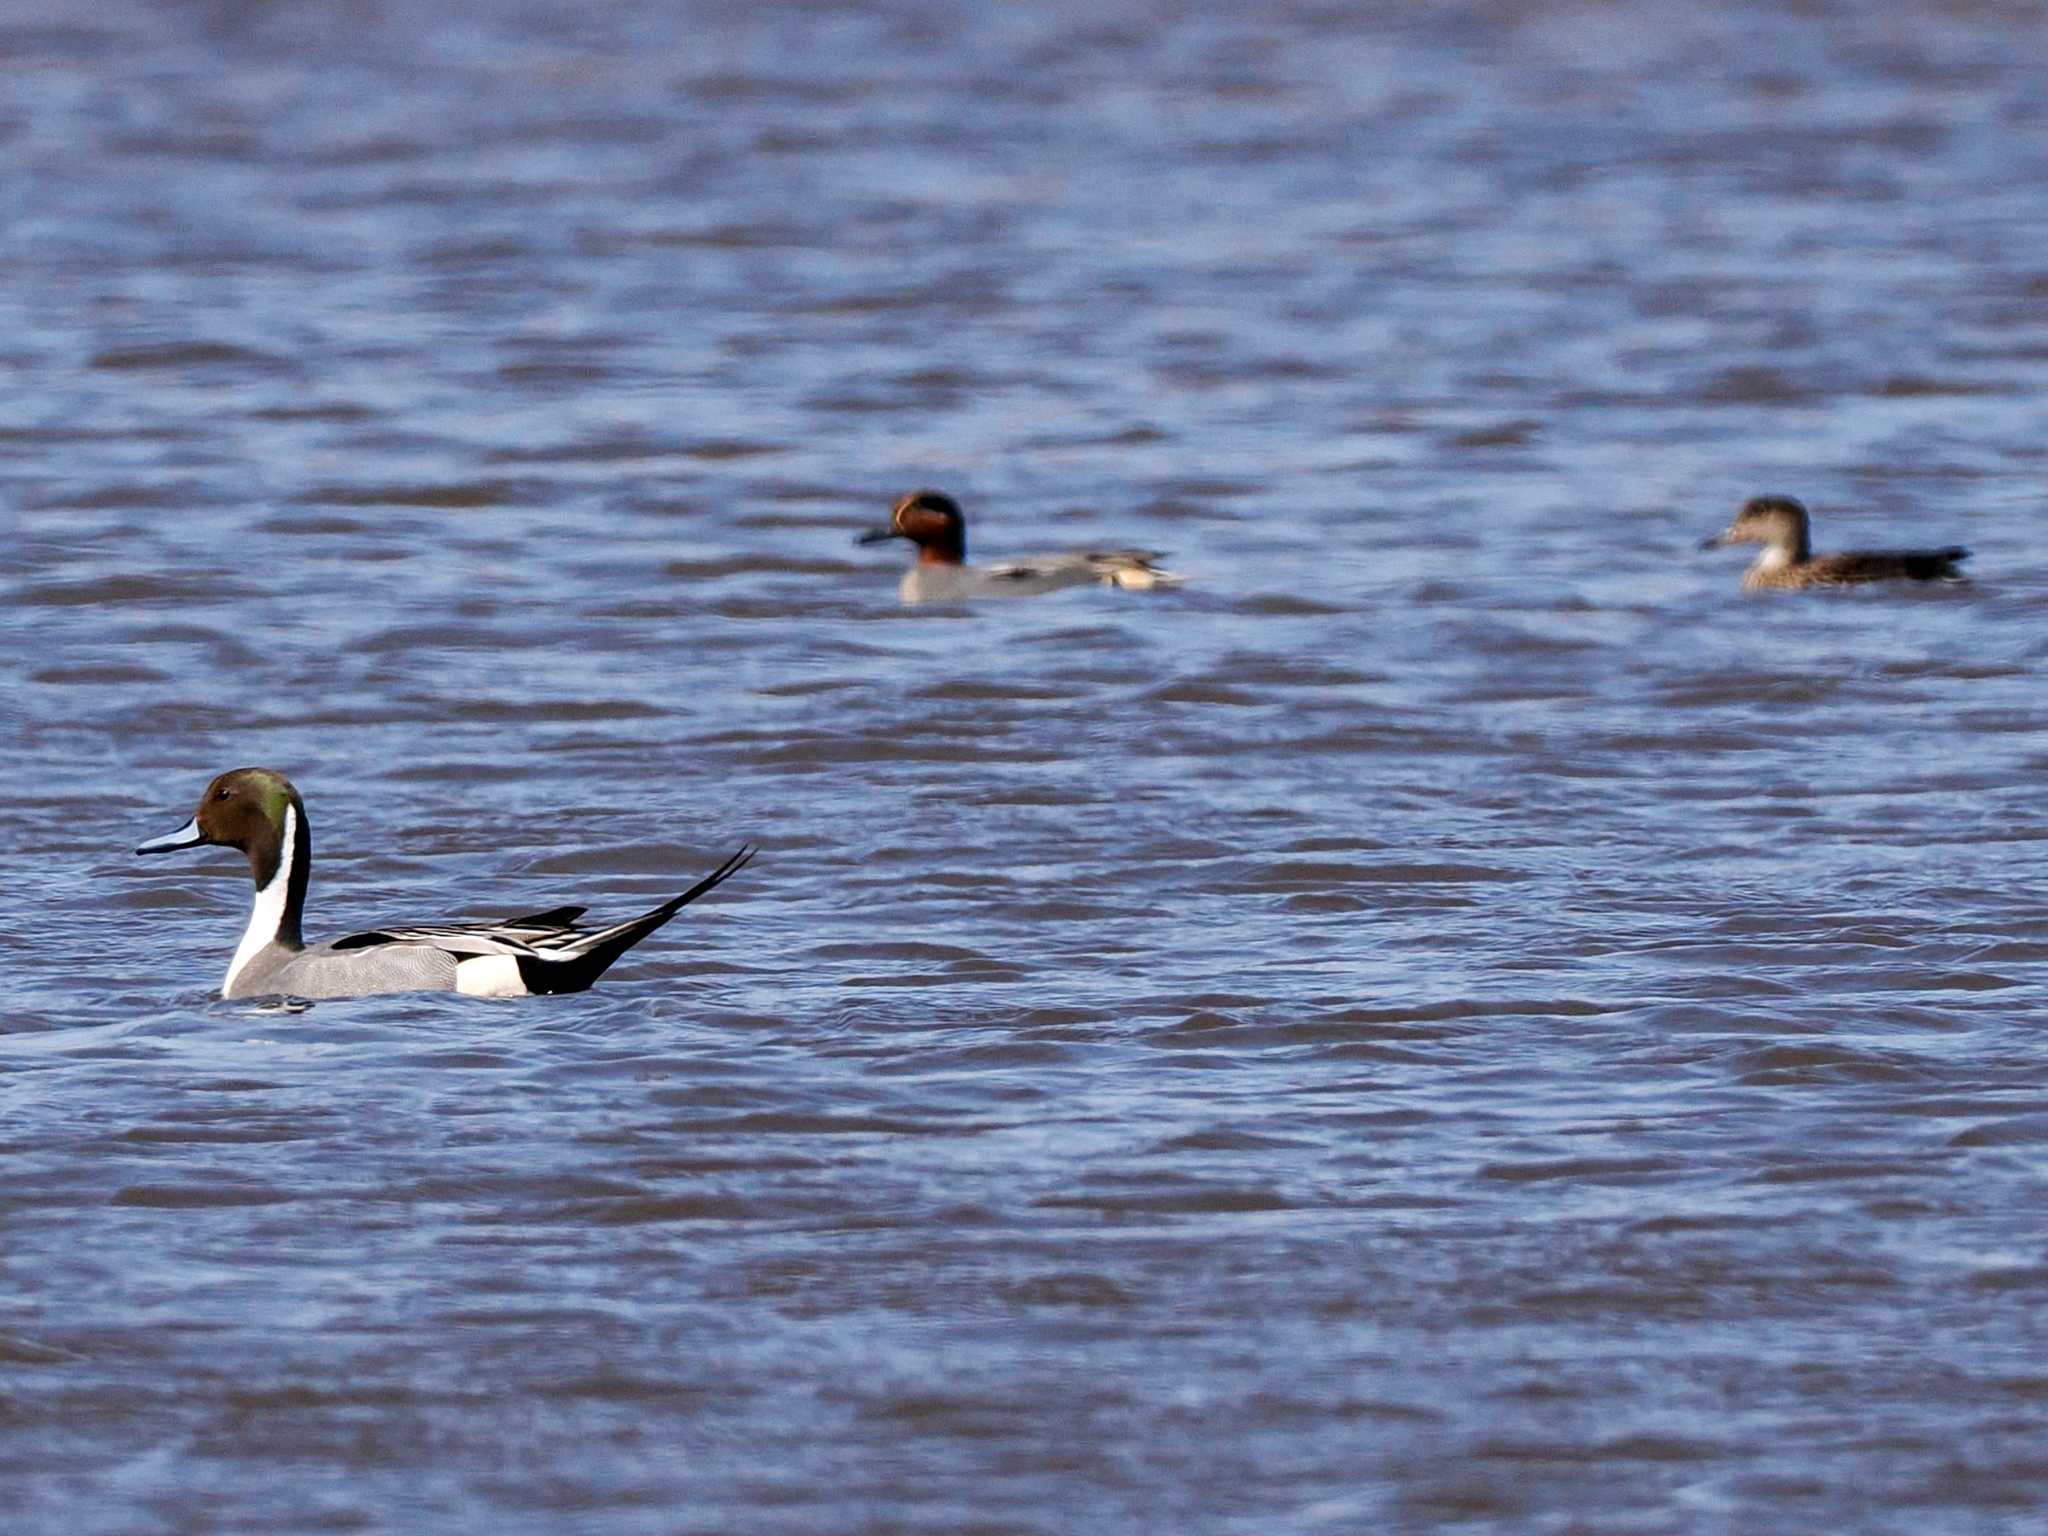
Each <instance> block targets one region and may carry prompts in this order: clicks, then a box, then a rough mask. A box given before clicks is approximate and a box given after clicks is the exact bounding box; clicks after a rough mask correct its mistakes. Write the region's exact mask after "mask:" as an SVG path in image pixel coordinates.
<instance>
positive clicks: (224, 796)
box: [213, 789, 235, 800]
mask: <svg viewBox="0 0 2048 1536" xmlns="http://www.w3.org/2000/svg"><path fill="white" fill-rule="evenodd" d="M234 797H235V792H234V791H233V790H231V789H216V790H215V791H214V792H213V798H214V799H216V800H232V799H233V798H234Z"/></svg>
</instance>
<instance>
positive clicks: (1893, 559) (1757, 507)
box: [1700, 496, 1970, 592]
mask: <svg viewBox="0 0 2048 1536" xmlns="http://www.w3.org/2000/svg"><path fill="white" fill-rule="evenodd" d="M1724 544H1761V545H1763V547H1764V548H1763V553H1762V554H1760V555H1758V556H1757V557H1756V561H1755V563H1754V564H1752V565H1751V566H1750V568H1749V571H1748V573H1747V574H1746V575H1744V576H1743V578H1742V590H1743V591H1745V592H1762V591H1766V590H1777V589H1787V590H1789V589H1793V588H1799V587H1849V586H1860V585H1862V584H1864V583H1866V582H1873V581H1961V580H1962V579H1963V573H1962V572H1961V571H1959V570H1957V569H1956V567H1957V565H1958V564H1960V563H1961V562H1962V561H1964V560H1967V559H1969V558H1970V552H1969V551H1968V550H1967V549H1964V548H1962V547H1961V546H1960V545H1954V544H1952V545H1950V546H1948V547H1947V548H1946V549H1857V550H1848V551H1845V552H1844V553H1842V554H1838V555H1816V554H1815V553H1814V552H1813V542H1812V533H1811V528H1810V524H1809V520H1808V518H1807V516H1806V508H1805V507H1804V506H1802V505H1801V504H1800V503H1799V502H1798V501H1796V500H1794V499H1793V498H1792V497H1790V496H1752V497H1751V498H1750V499H1749V500H1748V501H1746V502H1744V503H1743V504H1742V510H1741V511H1740V512H1738V513H1736V514H1735V521H1734V522H1733V523H1731V524H1729V525H1728V528H1727V530H1726V531H1725V532H1722V533H1717V534H1715V535H1714V536H1713V537H1712V538H1711V539H1707V540H1705V541H1703V542H1702V543H1701V545H1700V548H1701V549H1719V548H1721V547H1722V546H1723V545H1724Z"/></svg>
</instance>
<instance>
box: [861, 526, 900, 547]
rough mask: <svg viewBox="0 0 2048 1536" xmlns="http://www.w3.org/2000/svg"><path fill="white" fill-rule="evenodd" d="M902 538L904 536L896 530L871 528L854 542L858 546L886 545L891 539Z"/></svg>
mask: <svg viewBox="0 0 2048 1536" xmlns="http://www.w3.org/2000/svg"><path fill="white" fill-rule="evenodd" d="M902 537H903V535H902V534H900V533H898V532H897V531H896V530H895V529H894V528H870V529H869V530H868V531H867V532H866V533H864V534H862V535H861V536H860V537H859V538H857V539H855V540H854V541H853V542H854V543H856V544H886V543H888V542H889V540H891V539H900V538H902Z"/></svg>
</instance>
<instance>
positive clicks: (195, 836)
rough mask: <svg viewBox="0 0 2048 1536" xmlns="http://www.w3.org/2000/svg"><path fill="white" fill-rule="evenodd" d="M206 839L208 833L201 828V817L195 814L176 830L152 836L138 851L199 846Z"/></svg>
mask: <svg viewBox="0 0 2048 1536" xmlns="http://www.w3.org/2000/svg"><path fill="white" fill-rule="evenodd" d="M205 841H206V834H205V833H203V832H201V831H200V830H199V818H198V817H197V816H194V817H193V818H192V819H191V820H190V821H188V822H186V823H185V825H183V826H182V827H180V828H178V830H177V831H175V832H166V833H165V834H164V835H163V836H162V837H152V838H151V839H150V840H149V841H148V842H146V843H144V844H143V845H142V846H141V847H140V848H138V849H136V850H135V851H136V852H137V853H170V852H171V851H172V850H174V849H178V848H197V847H198V846H199V845H200V844H201V843H203V842H205Z"/></svg>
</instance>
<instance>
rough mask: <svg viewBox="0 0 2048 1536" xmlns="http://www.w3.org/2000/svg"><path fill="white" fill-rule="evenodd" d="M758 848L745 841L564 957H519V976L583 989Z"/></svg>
mask: <svg viewBox="0 0 2048 1536" xmlns="http://www.w3.org/2000/svg"><path fill="white" fill-rule="evenodd" d="M756 851H757V850H756V849H754V848H752V847H749V846H747V845H744V844H742V845H741V847H740V851H739V852H738V853H736V854H734V855H733V856H732V857H731V858H729V859H727V860H726V861H725V862H724V863H723V864H721V865H719V866H718V868H716V869H714V870H713V871H711V873H710V874H708V875H706V876H705V877H704V878H703V879H702V880H699V881H698V882H697V883H696V884H695V885H693V886H691V887H690V888H689V889H688V890H687V891H685V892H683V894H682V895H680V896H674V897H671V898H670V899H669V900H667V901H664V902H663V903H662V904H661V905H660V906H658V907H656V908H654V909H653V910H652V911H650V912H643V913H641V914H640V915H639V916H638V917H631V918H628V919H626V921H625V922H623V923H614V924H612V926H611V927H609V928H598V929H594V930H592V932H591V933H590V934H589V935H588V936H587V937H586V938H585V939H584V940H583V941H582V942H581V943H579V944H578V945H577V946H576V947H575V949H574V950H571V951H568V952H566V953H563V954H561V956H560V958H549V959H545V960H543V959H539V958H528V957H526V956H521V957H520V960H519V977H520V980H522V981H524V982H525V983H526V990H527V991H529V992H581V991H583V990H584V988H586V987H588V986H589V985H590V984H591V983H592V982H594V981H596V980H597V978H598V977H600V976H602V975H603V974H604V973H605V972H606V971H608V970H610V969H611V965H612V962H613V961H614V960H616V959H618V958H619V956H621V955H623V954H624V953H625V952H626V951H627V950H629V949H631V948H632V947H633V946H634V945H635V944H638V943H639V942H640V941H641V940H642V939H644V938H646V937H647V935H649V934H650V933H652V932H654V930H655V929H657V928H659V927H661V926H662V924H664V923H666V922H667V921H668V920H669V919H670V918H672V917H674V916H675V915H676V914H677V913H678V912H680V911H682V910H683V908H685V907H687V906H688V905H689V904H690V903H691V902H693V901H695V900H696V899H697V898H698V897H699V896H702V895H704V894H705V893H706V892H707V891H713V890H716V889H717V888H718V887H719V886H721V885H723V884H725V882H726V881H728V880H730V879H731V878H732V877H733V876H734V875H736V874H738V873H739V872H740V871H741V870H742V869H745V868H746V867H747V863H748V861H749V860H751V859H752V858H753V857H754V854H755V853H756Z"/></svg>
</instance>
